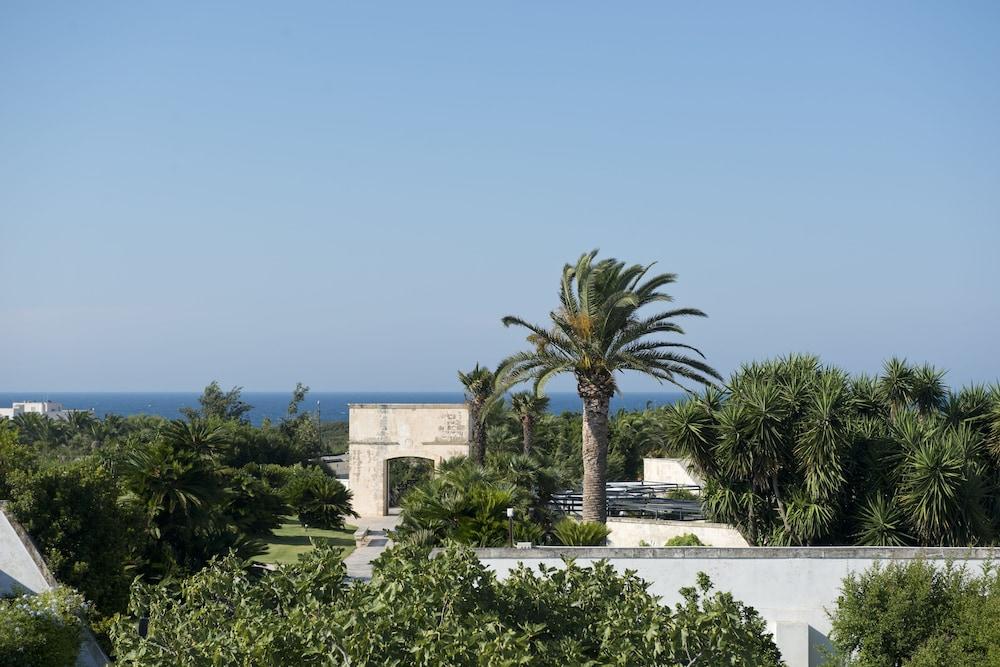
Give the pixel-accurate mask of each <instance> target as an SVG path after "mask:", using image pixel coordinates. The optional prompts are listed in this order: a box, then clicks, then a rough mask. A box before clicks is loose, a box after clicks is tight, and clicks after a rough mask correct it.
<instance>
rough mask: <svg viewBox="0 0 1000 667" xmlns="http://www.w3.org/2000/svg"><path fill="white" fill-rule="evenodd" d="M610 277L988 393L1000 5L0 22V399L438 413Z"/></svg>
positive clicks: (230, 8)
mask: <svg viewBox="0 0 1000 667" xmlns="http://www.w3.org/2000/svg"><path fill="white" fill-rule="evenodd" d="M824 5H825V6H824ZM593 247H599V248H600V249H601V250H602V252H603V253H605V254H610V255H614V256H617V257H620V258H622V259H626V260H629V261H636V262H650V261H654V260H655V261H658V262H659V266H660V267H661V268H662V269H664V270H668V271H673V272H676V273H678V274H679V275H680V280H679V282H678V283H677V285H676V286H675V287H674V289H673V293H674V294H675V296H676V299H677V303H678V304H680V305H691V306H697V307H700V308H702V309H704V310H706V311H707V312H708V313H709V315H710V317H709V318H708V319H707V320H704V321H692V322H690V323H689V327H688V333H689V335H688V336H687V338H688V339H689V340H688V342H690V343H693V344H695V345H698V346H699V347H701V348H702V349H703V350H704V351H705V353H706V354H707V355H708V358H709V360H710V362H712V363H713V364H714V365H716V366H717V367H718V368H719V369H720V370H722V371H724V372H728V371H730V370H732V369H733V368H734V367H735V366H736V365H737V364H738V363H740V362H741V361H745V360H750V359H756V358H763V357H767V356H772V355H777V354H782V353H787V352H791V351H811V352H815V353H817V354H820V355H822V357H823V358H824V359H825V360H827V361H829V362H832V363H837V364H840V365H842V366H844V367H846V368H848V369H851V370H854V371H862V370H869V371H870V370H876V369H878V367H879V366H880V365H881V363H882V361H883V359H885V358H886V357H888V356H890V355H893V354H898V355H905V356H907V357H909V358H911V359H913V360H928V361H931V362H933V363H935V364H937V365H939V366H941V367H945V368H948V369H951V374H950V376H949V379H950V380H951V382H952V383H953V384H960V383H964V382H968V381H984V382H991V381H994V380H996V379H997V378H998V377H1000V355H998V353H997V342H998V340H1000V3H996V2H992V1H991V2H957V3H944V2H909V1H907V2H898V3H894V2H879V3H870V2H845V3H823V4H821V3H801V2H789V3H732V4H728V5H727V4H718V3H714V4H712V5H711V6H710V7H709V6H708V5H705V4H703V3H701V4H700V3H662V2H652V3H647V4H644V3H629V4H627V5H614V6H612V5H609V4H608V3H493V5H492V6H484V3H454V4H445V3H412V2H410V3H350V4H348V3H329V2H317V3H307V2H294V3H274V2H272V3H247V2H238V3H237V2H233V3H186V4H185V3H172V2H171V3H132V2H119V3H89V2H88V3H80V2H66V3H62V4H60V3H39V2H13V1H8V2H4V3H3V4H2V5H0V358H2V361H0V389H4V390H26V391H27V390H30V391H43V390H48V391H57V390H139V389H147V390H191V389H198V388H200V387H202V386H204V385H205V384H206V383H207V382H208V381H209V380H211V379H213V378H218V379H219V380H221V381H222V382H223V383H224V384H226V385H232V384H240V385H244V386H246V387H247V388H250V389H288V388H290V387H291V386H292V385H294V383H295V382H296V381H297V380H302V381H304V382H306V383H308V384H310V385H312V387H313V388H314V389H327V390H337V389H345V390H346V389H371V390H378V389H406V390H419V389H427V390H448V389H454V388H456V383H455V370H456V369H457V368H460V367H468V366H471V365H472V364H473V363H474V362H476V361H482V362H486V363H491V364H492V363H495V362H496V361H498V360H499V359H500V358H501V357H502V356H503V355H505V354H506V353H508V352H511V351H514V350H516V349H518V348H519V347H520V345H521V334H520V333H519V332H517V331H514V330H505V329H504V328H503V327H502V326H501V325H500V317H501V316H502V315H504V314H507V313H516V314H520V315H523V316H526V317H528V318H530V319H535V320H541V319H543V318H544V316H545V315H546V313H547V312H548V310H549V309H550V307H552V306H553V305H554V302H555V298H556V288H557V280H558V274H559V271H560V268H561V266H562V265H563V263H565V262H566V261H567V260H572V259H575V258H576V257H577V256H578V255H579V254H580V253H581V252H583V251H585V250H588V249H590V248H593ZM622 386H623V387H624V388H625V389H627V390H628V389H632V390H640V389H643V390H644V389H652V388H655V387H656V384H655V383H652V382H648V381H644V380H634V379H624V380H623V381H622ZM569 387H570V385H569V384H568V383H564V384H562V385H556V386H555V387H554V389H560V388H563V389H565V388H569Z"/></svg>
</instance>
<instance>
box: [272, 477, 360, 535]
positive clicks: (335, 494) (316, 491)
mask: <svg viewBox="0 0 1000 667" xmlns="http://www.w3.org/2000/svg"><path fill="white" fill-rule="evenodd" d="M293 470H294V472H293V473H292V475H291V476H290V477H289V479H288V482H287V483H286V484H285V487H284V488H283V489H282V493H283V495H284V497H285V502H287V503H288V505H289V506H290V507H291V508H292V510H293V511H294V512H295V513H296V514H298V515H299V520H300V521H302V523H303V524H305V525H307V526H312V527H315V528H324V529H327V530H336V529H340V528H343V527H344V518H345V517H346V516H348V515H350V516H357V514H355V512H354V510H352V509H351V492H350V491H349V490H348V489H347V488H346V487H345V486H344V485H343V484H341V483H340V482H338V481H337V480H336V479H334V478H333V477H330V476H329V475H327V474H326V473H324V472H323V471H322V470H320V469H319V468H315V467H308V468H302V467H296V468H293Z"/></svg>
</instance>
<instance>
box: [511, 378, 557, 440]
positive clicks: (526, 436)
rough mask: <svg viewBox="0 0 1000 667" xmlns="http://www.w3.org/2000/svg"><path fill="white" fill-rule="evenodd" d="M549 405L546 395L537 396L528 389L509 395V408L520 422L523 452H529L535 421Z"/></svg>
mask: <svg viewBox="0 0 1000 667" xmlns="http://www.w3.org/2000/svg"><path fill="white" fill-rule="evenodd" d="M548 407H549V399H548V397H547V396H538V395H537V394H535V393H533V392H530V391H522V392H518V393H516V394H514V395H513V396H511V397H510V409H511V411H512V412H513V413H514V415H515V416H516V417H517V419H518V421H520V422H521V437H522V442H523V444H524V453H525V454H530V453H531V445H532V442H533V440H534V437H535V421H536V420H537V419H538V418H539V417H540V416H541V415H543V414H544V413H545V411H546V410H547V409H548Z"/></svg>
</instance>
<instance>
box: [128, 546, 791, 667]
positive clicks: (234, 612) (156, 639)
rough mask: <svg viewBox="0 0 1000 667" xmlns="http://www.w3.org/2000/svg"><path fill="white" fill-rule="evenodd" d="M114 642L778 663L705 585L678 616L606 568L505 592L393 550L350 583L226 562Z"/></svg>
mask: <svg viewBox="0 0 1000 667" xmlns="http://www.w3.org/2000/svg"><path fill="white" fill-rule="evenodd" d="M140 617H146V618H148V619H149V623H148V634H147V636H146V637H145V638H143V637H140V636H139V633H138V631H137V621H138V619H139V618H140ZM113 636H114V643H115V649H116V652H117V654H118V657H119V663H120V664H122V665H143V666H145V665H153V666H155V665H175V664H254V665H261V666H264V667H266V666H269V665H274V666H277V665H291V664H295V665H348V664H369V665H431V664H434V665H437V664H447V665H554V666H555V665H558V666H562V665H582V664H606V665H689V664H727V665H734V666H740V665H746V666H750V665H754V666H757V665H759V666H765V665H778V664H780V659H779V655H778V651H777V649H776V648H775V646H774V643H773V642H772V640H771V637H770V635H769V634H767V632H766V630H765V623H764V622H763V620H762V619H761V618H760V617H759V616H758V614H757V613H756V612H755V611H754V610H753V609H751V608H748V607H745V606H744V605H742V604H741V603H739V602H737V601H735V600H733V599H732V597H731V596H729V595H728V594H725V593H714V592H712V591H711V588H710V583H709V582H708V580H707V578H704V577H702V578H701V579H699V581H698V584H697V586H696V587H692V588H688V589H685V590H684V591H683V602H681V603H680V604H678V605H677V606H676V608H674V609H670V608H668V607H664V606H661V605H660V604H659V601H658V599H657V598H656V597H654V596H652V595H650V594H649V593H648V592H647V590H646V584H645V583H644V582H642V581H641V580H640V579H638V578H637V577H636V576H635V575H634V574H632V573H625V574H618V573H616V572H615V571H614V569H613V568H612V567H611V566H610V565H609V564H607V563H606V562H600V563H597V564H595V565H594V566H592V567H587V568H582V567H578V566H576V565H574V564H572V563H568V564H567V565H566V567H565V568H558V569H556V568H545V569H542V570H540V571H538V572H534V571H531V570H529V569H527V568H525V567H523V566H522V567H519V568H518V569H516V570H514V571H513V572H511V573H510V575H509V577H508V578H506V579H505V580H503V581H498V580H497V578H496V576H495V575H494V574H493V573H492V572H491V571H490V570H488V569H487V568H486V567H485V566H483V565H482V564H481V563H480V562H479V561H478V560H477V559H476V557H475V555H474V554H473V553H472V552H471V551H469V550H462V549H457V548H450V549H447V550H445V551H444V552H443V553H441V554H439V555H437V556H436V557H434V558H428V553H427V551H426V550H422V549H419V548H415V547H397V548H395V549H392V550H389V551H388V552H386V553H385V554H383V556H382V557H381V558H380V559H379V560H378V561H377V562H376V564H375V568H374V574H373V578H372V580H371V581H370V582H355V583H352V584H347V583H346V582H345V580H344V567H343V564H342V563H341V562H340V561H339V559H338V558H337V556H336V554H335V552H333V551H330V550H327V549H325V548H321V549H318V550H316V551H314V552H311V553H310V554H308V555H307V556H305V557H304V558H303V559H302V560H301V561H300V562H299V563H298V564H296V565H289V566H281V567H279V568H278V570H277V571H275V572H273V573H268V574H264V575H259V574H254V573H251V572H247V571H246V570H245V569H244V567H243V565H242V563H240V562H239V561H237V560H235V559H232V558H227V559H224V560H222V561H220V562H218V563H216V564H214V565H212V566H210V567H208V568H206V569H205V570H203V571H201V572H200V573H198V574H196V575H194V576H193V577H191V578H190V579H188V580H186V581H185V582H183V583H182V585H181V586H180V589H179V591H178V592H177V593H176V594H175V593H173V592H171V590H170V589H169V588H167V587H152V586H149V585H142V584H140V585H138V586H137V587H136V589H135V591H134V594H133V598H132V603H131V605H130V608H129V617H127V618H123V619H122V621H121V622H120V623H119V625H118V626H117V627H116V628H115V630H114V632H113Z"/></svg>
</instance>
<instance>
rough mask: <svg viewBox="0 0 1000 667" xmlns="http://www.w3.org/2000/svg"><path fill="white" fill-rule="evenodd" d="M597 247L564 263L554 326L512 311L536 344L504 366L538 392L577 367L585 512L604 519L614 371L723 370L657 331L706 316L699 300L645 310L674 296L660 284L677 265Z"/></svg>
mask: <svg viewBox="0 0 1000 667" xmlns="http://www.w3.org/2000/svg"><path fill="white" fill-rule="evenodd" d="M596 256H597V251H596V250H595V251H593V252H591V253H588V254H584V255H582V256H581V257H580V259H579V260H578V261H577V263H576V264H575V265H571V264H567V265H566V266H565V267H564V268H563V274H562V281H561V289H560V304H559V307H558V308H557V309H556V310H553V311H552V313H551V314H550V317H551V320H552V327H551V328H549V329H546V328H544V327H541V326H538V325H534V324H530V323H529V322H527V321H525V320H523V319H521V318H519V317H514V316H511V315H508V316H506V317H504V318H503V323H504V325H505V326H511V325H516V326H520V327H524V328H526V329H527V330H528V331H529V336H528V341H529V342H530V343H531V344H532V345H533V346H534V349H533V350H531V351H527V352H521V353H518V354H515V355H513V356H511V357H508V358H507V359H506V360H505V361H504V362H503V363H502V364H501V370H500V374H501V375H502V376H503V378H504V382H505V383H507V384H510V385H513V384H517V383H519V382H522V381H525V380H528V379H534V383H535V393H540V391H541V389H542V388H543V387H544V385H545V383H546V382H548V380H549V379H551V378H552V377H554V376H556V375H559V374H561V373H572V374H573V375H574V376H575V378H576V382H577V391H578V393H579V394H580V398H581V399H582V400H583V494H584V498H583V518H584V520H588V521H601V522H603V521H605V520H606V518H607V502H606V492H605V483H606V481H607V456H608V442H609V432H608V428H609V427H608V409H609V405H610V401H611V396H612V395H613V394H614V392H615V391H616V389H617V384H616V381H615V373H619V372H625V371H635V372H639V373H642V374H644V375H649V376H651V377H654V378H656V379H657V380H660V381H661V382H669V383H671V384H675V385H678V386H682V385H681V384H680V382H679V380H680V379H681V378H684V379H688V380H692V381H694V382H697V383H701V384H706V385H709V384H711V378H718V377H720V376H719V374H718V373H717V372H716V371H715V370H713V369H712V368H711V367H710V366H708V365H707V364H706V363H704V362H703V361H702V360H701V359H700V358H695V357H692V356H688V355H687V354H685V353H684V351H689V352H694V353H695V354H696V355H697V357H702V355H701V353H700V352H699V351H698V350H696V349H695V348H693V347H691V346H689V345H686V344H684V343H678V342H675V341H669V340H662V339H655V338H651V336H655V335H657V334H681V333H683V330H682V329H681V328H680V326H678V325H677V324H676V322H674V320H675V319H676V318H678V317H685V316H696V317H704V316H705V313H703V312H702V311H700V310H697V309H695V308H677V309H672V310H665V311H662V312H659V313H656V314H654V315H651V316H642V315H640V314H639V311H640V310H641V309H642V308H643V307H645V306H648V305H651V304H654V303H657V302H666V301H671V300H672V299H671V297H670V296H669V295H668V294H666V293H665V292H662V291H660V289H661V288H662V287H664V286H666V285H668V284H670V283H672V282H674V280H675V279H676V276H675V275H674V274H671V273H663V274H659V275H654V276H651V277H649V278H648V279H647V277H646V275H647V273H648V272H649V269H650V268H651V267H649V266H646V267H644V266H641V265H638V264H636V265H632V266H626V265H625V263H624V262H619V261H618V260H615V259H604V260H601V261H598V262H595V261H594V259H595V257H596Z"/></svg>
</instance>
